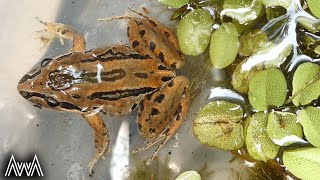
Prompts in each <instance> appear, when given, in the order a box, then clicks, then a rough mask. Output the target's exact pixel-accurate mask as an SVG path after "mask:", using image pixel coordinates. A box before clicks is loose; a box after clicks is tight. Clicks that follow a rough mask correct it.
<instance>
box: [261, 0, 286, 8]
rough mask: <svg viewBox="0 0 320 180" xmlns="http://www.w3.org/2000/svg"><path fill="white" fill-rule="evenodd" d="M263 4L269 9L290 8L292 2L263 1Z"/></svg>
mask: <svg viewBox="0 0 320 180" xmlns="http://www.w3.org/2000/svg"><path fill="white" fill-rule="evenodd" d="M261 2H262V3H263V4H264V5H265V6H268V7H275V6H281V7H284V8H288V7H289V6H290V5H291V3H292V0H261Z"/></svg>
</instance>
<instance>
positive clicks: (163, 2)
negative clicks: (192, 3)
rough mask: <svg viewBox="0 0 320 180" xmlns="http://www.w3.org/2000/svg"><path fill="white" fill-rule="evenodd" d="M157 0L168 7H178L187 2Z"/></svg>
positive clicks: (181, 0)
mask: <svg viewBox="0 0 320 180" xmlns="http://www.w3.org/2000/svg"><path fill="white" fill-rule="evenodd" d="M159 1H160V2H161V3H162V4H164V5H166V6H169V7H173V8H180V7H182V6H183V5H185V4H187V3H188V2H189V0H159Z"/></svg>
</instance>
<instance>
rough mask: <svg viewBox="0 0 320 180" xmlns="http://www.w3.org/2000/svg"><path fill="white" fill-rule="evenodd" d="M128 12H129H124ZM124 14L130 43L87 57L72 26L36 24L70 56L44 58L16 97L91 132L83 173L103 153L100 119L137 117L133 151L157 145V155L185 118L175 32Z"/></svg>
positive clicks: (185, 90)
mask: <svg viewBox="0 0 320 180" xmlns="http://www.w3.org/2000/svg"><path fill="white" fill-rule="evenodd" d="M130 9H131V8H130ZM131 10H132V11H133V12H135V13H136V14H137V15H138V17H137V16H132V15H125V16H121V17H113V19H127V20H128V25H127V36H128V39H129V45H126V44H112V45H105V46H102V47H97V48H93V49H91V50H88V51H86V41H85V38H84V36H83V35H82V33H80V32H79V31H77V30H76V29H74V28H73V27H71V26H69V25H66V24H61V23H50V22H45V21H42V20H39V21H40V23H42V24H43V25H44V26H45V28H44V29H43V30H42V32H45V33H46V34H48V35H49V36H43V39H49V40H51V39H53V38H55V37H58V38H59V39H66V40H70V41H72V48H71V50H70V52H69V53H66V54H63V55H60V56H57V57H53V58H44V59H42V60H41V61H40V62H39V63H37V64H36V65H35V66H34V67H33V68H32V69H31V70H30V71H29V72H28V73H27V74H26V75H24V76H23V77H22V78H21V80H20V81H19V82H18V85H17V90H18V92H19V94H20V95H21V96H22V97H23V98H25V99H27V100H28V101H30V102H31V103H33V104H34V106H35V107H39V108H47V109H52V110H57V111H66V112H72V113H75V114H79V115H80V116H82V117H83V119H85V120H86V122H87V124H88V125H89V126H91V128H92V130H93V132H94V143H95V148H96V152H95V155H94V157H93V158H92V160H91V161H90V162H89V164H88V169H89V174H90V175H92V174H93V167H94V166H95V164H96V163H97V162H98V160H99V159H101V157H102V156H103V155H104V154H105V153H106V152H107V151H108V145H109V140H110V138H109V135H108V129H107V127H106V125H105V123H104V121H103V119H102V117H101V113H99V112H102V113H104V114H106V115H107V116H111V117H121V116H124V115H127V114H129V113H131V112H132V111H135V109H138V110H137V111H138V112H137V118H136V122H137V125H138V129H139V132H140V134H141V135H142V136H143V137H144V138H146V145H145V146H144V147H141V148H138V149H137V150H133V151H132V152H131V153H136V152H139V151H141V150H144V149H148V148H149V147H151V146H153V145H155V144H157V143H160V145H158V147H157V148H156V150H155V152H154V153H153V154H152V156H151V159H154V158H155V157H156V155H157V153H158V152H159V151H160V149H161V148H162V147H163V146H164V145H165V144H166V142H167V141H168V140H170V138H171V137H172V136H173V135H174V134H175V133H176V132H177V130H178V129H179V128H180V126H181V125H182V124H183V122H184V121H185V119H186V118H187V114H188V107H189V99H190V92H189V91H190V90H189V89H190V88H189V80H188V78H187V77H185V76H177V75H176V72H175V70H176V69H179V68H181V67H182V66H183V65H184V63H185V60H184V58H183V56H182V53H181V52H180V49H179V45H178V42H177V38H176V36H175V34H174V32H173V31H172V30H171V29H169V28H168V27H166V26H165V25H163V24H161V23H160V22H159V21H157V20H156V19H154V18H151V17H149V16H147V15H146V14H143V13H140V12H138V11H136V10H133V9H131Z"/></svg>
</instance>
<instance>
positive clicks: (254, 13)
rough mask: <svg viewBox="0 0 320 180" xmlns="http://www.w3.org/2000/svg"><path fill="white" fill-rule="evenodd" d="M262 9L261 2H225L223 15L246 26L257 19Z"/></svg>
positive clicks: (253, 0)
mask: <svg viewBox="0 0 320 180" xmlns="http://www.w3.org/2000/svg"><path fill="white" fill-rule="evenodd" d="M262 8H263V5H262V3H261V1H260V0H225V1H224V4H223V10H222V11H221V15H226V16H229V17H231V18H233V19H236V20H237V21H238V22H239V23H240V24H245V23H248V22H250V21H253V20H255V19H257V17H258V16H259V15H260V13H261V12H262Z"/></svg>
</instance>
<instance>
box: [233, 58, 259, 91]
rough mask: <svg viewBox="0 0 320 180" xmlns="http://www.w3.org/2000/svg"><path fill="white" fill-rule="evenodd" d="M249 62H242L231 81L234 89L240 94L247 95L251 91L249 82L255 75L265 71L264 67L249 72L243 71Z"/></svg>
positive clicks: (256, 67) (254, 68) (257, 67)
mask: <svg viewBox="0 0 320 180" xmlns="http://www.w3.org/2000/svg"><path fill="white" fill-rule="evenodd" d="M246 62H247V59H245V60H243V61H242V62H240V63H239V64H238V65H237V67H236V69H235V71H234V72H233V74H232V79H231V84H232V87H233V88H234V89H235V90H236V91H238V92H240V93H243V94H245V93H247V92H248V91H249V82H250V80H251V78H252V77H253V75H255V73H257V72H259V71H261V70H263V67H262V66H255V67H253V68H251V69H250V70H249V71H248V70H243V68H242V66H243V65H244V64H245V63H246Z"/></svg>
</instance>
